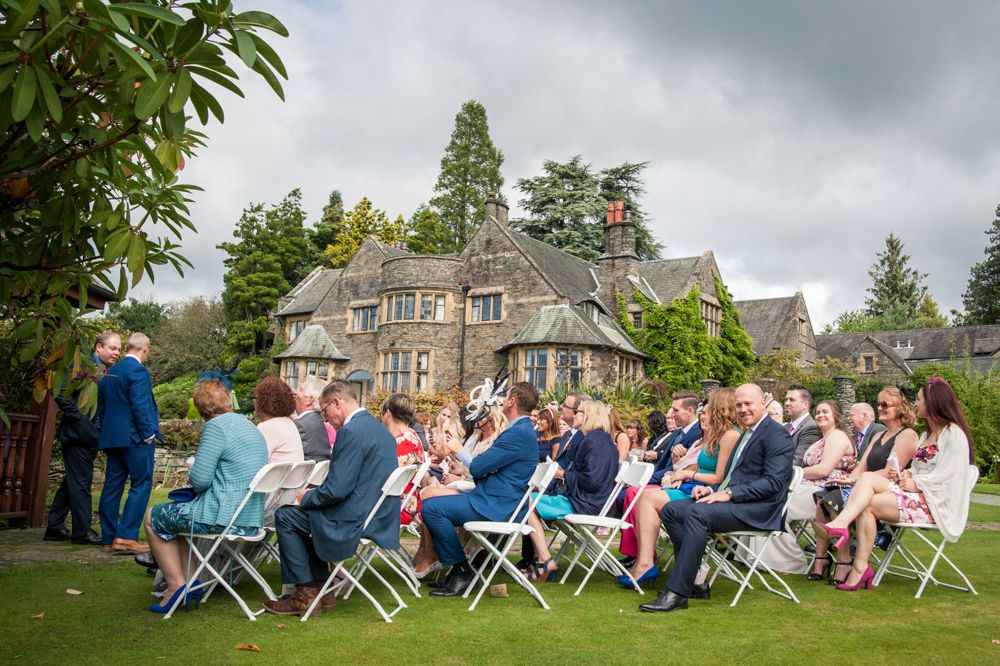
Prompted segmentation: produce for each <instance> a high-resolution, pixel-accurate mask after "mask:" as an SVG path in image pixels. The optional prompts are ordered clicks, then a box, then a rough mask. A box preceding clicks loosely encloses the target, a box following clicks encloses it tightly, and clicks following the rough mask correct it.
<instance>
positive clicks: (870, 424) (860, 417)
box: [847, 402, 885, 460]
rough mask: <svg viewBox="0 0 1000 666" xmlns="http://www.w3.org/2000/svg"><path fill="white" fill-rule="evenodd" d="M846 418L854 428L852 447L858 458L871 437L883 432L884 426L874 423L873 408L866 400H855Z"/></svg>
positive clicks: (862, 453) (859, 458) (869, 442)
mask: <svg viewBox="0 0 1000 666" xmlns="http://www.w3.org/2000/svg"><path fill="white" fill-rule="evenodd" d="M847 420H848V421H850V422H851V429H852V430H854V448H855V449H856V450H857V452H858V460H861V456H862V455H864V452H865V449H867V448H868V445H869V444H871V441H872V437H873V436H875V435H876V434H878V433H880V432H885V426H884V425H882V424H881V423H875V422H874V421H875V410H874V409H872V406H871V405H869V404H868V403H867V402H856V403H854V404H853V405H851V411H849V412H848V413H847Z"/></svg>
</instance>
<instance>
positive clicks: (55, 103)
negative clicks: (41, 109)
mask: <svg viewBox="0 0 1000 666" xmlns="http://www.w3.org/2000/svg"><path fill="white" fill-rule="evenodd" d="M38 87H39V89H40V90H41V91H42V97H43V98H45V106H46V107H47V108H48V110H49V115H51V116H52V119H53V120H55V121H56V122H57V123H58V122H61V121H62V116H63V112H62V101H61V100H60V99H59V93H57V92H56V88H55V86H53V85H52V81H50V80H49V73H48V72H47V71H45V70H44V69H43V70H41V71H40V72H39V73H38Z"/></svg>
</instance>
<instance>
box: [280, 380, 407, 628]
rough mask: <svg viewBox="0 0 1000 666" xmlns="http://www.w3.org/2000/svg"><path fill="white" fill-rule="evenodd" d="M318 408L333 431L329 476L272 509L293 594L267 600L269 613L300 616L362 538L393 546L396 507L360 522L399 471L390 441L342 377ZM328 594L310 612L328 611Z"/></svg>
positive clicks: (396, 542)
mask: <svg viewBox="0 0 1000 666" xmlns="http://www.w3.org/2000/svg"><path fill="white" fill-rule="evenodd" d="M320 411H321V412H322V413H323V415H324V416H325V417H326V418H327V419H329V421H330V422H331V423H332V424H333V427H335V428H336V429H337V445H336V446H334V447H333V453H332V454H331V455H330V473H329V474H328V475H327V477H326V481H324V482H323V485H321V486H318V487H316V488H312V489H301V490H299V491H298V493H297V496H298V505H297V506H296V505H287V506H281V507H278V510H277V511H276V512H275V514H274V527H275V531H276V532H277V534H278V548H279V549H280V552H281V581H282V582H283V583H285V584H288V585H295V592H294V593H293V594H292V595H291V596H287V597H282V598H280V599H275V600H274V601H265V602H264V608H265V610H267V612H268V613H273V614H274V615H302V614H303V613H305V612H306V611H307V610H309V606H310V604H312V602H313V601H314V600H315V599H316V595H317V594H319V590H320V588H321V587H323V584H324V583H325V582H326V579H327V577H328V576H329V575H330V568H329V567H328V566H327V562H341V561H343V560H346V559H347V558H349V557H351V556H352V555H354V553H355V552H356V551H357V549H358V543H359V542H360V541H361V537H362V536H363V537H365V538H366V539H371V540H372V541H374V542H375V543H377V544H378V545H379V546H381V547H382V548H385V549H386V550H396V549H398V548H399V502H398V501H397V502H395V503H394V502H383V503H382V506H381V507H380V508H379V510H378V513H376V514H375V515H374V516H373V517H372V521H371V523H370V524H369V525H368V528H367V529H365V528H364V524H365V518H367V517H368V513H369V512H370V511H371V510H372V508H373V507H374V506H375V504H376V503H377V502H378V500H379V498H380V497H381V496H382V485H383V484H384V483H385V481H386V479H388V478H389V475H390V474H392V472H393V470H395V469H396V468H397V467H398V466H399V460H398V459H397V458H396V438H395V437H393V436H392V434H390V433H389V431H388V430H387V429H386V427H385V426H384V425H382V424H381V423H379V422H378V421H377V420H375V418H374V417H373V416H372V415H371V414H369V413H368V411H367V410H365V409H363V408H361V407H360V406H359V405H358V401H357V398H356V397H355V395H354V387H353V386H351V384H350V383H349V382H346V381H344V380H342V379H335V380H333V381H332V382H330V383H329V384H327V385H326V388H324V389H323V393H322V394H321V395H320ZM336 601H337V600H336V598H335V597H334V595H333V594H332V593H328V594H327V595H326V596H325V597H324V598H323V599H322V600H321V601H320V603H319V605H318V606H316V610H315V611H313V615H319V614H320V613H322V612H323V611H324V610H333V608H334V606H335V605H336Z"/></svg>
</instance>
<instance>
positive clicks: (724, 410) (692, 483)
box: [618, 388, 740, 588]
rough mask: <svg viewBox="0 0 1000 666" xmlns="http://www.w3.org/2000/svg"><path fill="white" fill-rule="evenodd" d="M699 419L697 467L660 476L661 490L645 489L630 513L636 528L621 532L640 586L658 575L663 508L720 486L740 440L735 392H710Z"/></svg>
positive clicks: (624, 579) (621, 580)
mask: <svg viewBox="0 0 1000 666" xmlns="http://www.w3.org/2000/svg"><path fill="white" fill-rule="evenodd" d="M700 418H701V428H702V432H703V433H704V435H703V436H702V438H701V441H702V445H701V451H700V452H699V453H698V457H697V464H696V465H692V466H687V467H684V468H681V469H678V470H677V471H675V472H674V473H673V474H666V475H664V477H663V487H662V488H657V487H655V486H647V487H646V490H645V491H644V492H643V494H642V496H641V497H640V498H639V502H638V504H637V505H636V508H635V510H634V511H633V512H632V513H633V525H635V526H636V527H635V528H633V529H631V530H629V531H628V535H626V532H625V530H622V540H621V545H620V546H619V549H620V550H621V552H622V554H624V555H627V556H629V557H634V558H636V559H635V562H634V563H633V564H632V566H631V570H630V572H629V573H631V574H632V576H633V578H635V579H636V581H638V583H639V584H640V585H642V584H643V583H646V582H649V581H653V580H656V577H657V576H658V575H659V573H660V572H659V570H658V569H657V568H656V539H657V537H658V536H659V534H660V509H662V508H663V505H664V504H666V503H667V502H670V501H671V500H678V499H689V498H690V497H691V491H692V490H694V488H695V487H697V486H699V485H714V484H717V483H721V482H722V479H723V478H725V470H726V466H727V465H728V463H729V457H730V456H731V455H732V453H733V449H735V448H736V442H737V441H738V440H739V437H740V433H739V426H738V425H737V424H738V423H739V421H738V420H737V416H736V391H734V390H733V389H731V388H718V389H715V390H714V391H712V393H711V394H709V396H708V404H706V405H705V408H704V409H703V410H702V412H701V417H700ZM691 448H692V449H694V448H695V447H694V446H692V447H691ZM626 498H627V499H626V503H627V502H628V501H631V496H629V495H628V494H627V495H626ZM618 582H619V583H621V584H622V585H623V586H624V587H628V588H631V587H632V581H630V580H629V579H628V577H627V576H619V578H618Z"/></svg>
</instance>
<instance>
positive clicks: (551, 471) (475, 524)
mask: <svg viewBox="0 0 1000 666" xmlns="http://www.w3.org/2000/svg"><path fill="white" fill-rule="evenodd" d="M558 467H559V464H558V463H555V462H551V461H550V462H543V463H539V465H538V466H537V467H536V468H535V473H534V474H532V475H531V479H530V480H529V481H528V490H527V491H526V492H525V493H524V496H523V497H522V498H521V501H520V502H518V504H517V508H516V509H514V511H513V513H511V516H510V520H509V521H507V522H494V521H489V520H473V521H470V522H467V523H465V525H463V527H464V528H465V531H466V532H468V533H469V534H470V535H472V537H473V538H474V539H475V540H476V541H477V542H478V543H479V545H480V546H481V547H482V548H483V550H485V551H486V552H487V553H488V554H489V557H487V558H485V559H484V560H483V564H482V566H480V567H479V570H478V571H477V572H476V577H475V578H473V580H472V582H471V583H469V587H468V588H466V590H465V594H463V595H462V598H463V599H468V598H469V593H470V592H472V589H473V588H474V587H475V586H476V583H477V582H479V581H482V586H481V587H480V588H479V593H478V594H476V598H475V599H473V601H472V605H471V606H469V610H470V611H472V610H475V608H476V605H477V604H478V603H479V600H480V599H481V598H482V597H483V593H484V592H485V591H486V590H487V589H488V588H489V586H490V583H491V582H492V581H493V577H494V576H496V573H497V571H499V570H500V567H503V568H504V571H506V572H507V573H508V574H509V575H510V577H511V578H513V579H514V582H516V583H517V584H518V585H520V586H521V587H523V588H524V589H526V590H527V591H528V593H529V594H531V596H533V597H534V598H535V599H536V600H537V601H538V603H539V604H541V606H542V608H544V609H545V610H549V606H548V604H546V603H545V599H543V598H542V595H541V594H540V593H539V592H538V589H537V588H536V587H535V586H534V585H532V584H531V582H530V581H529V580H528V579H527V578H525V577H524V574H523V573H521V572H520V571H519V570H518V568H517V567H516V566H514V564H513V563H512V562H511V561H510V560H508V559H507V554H508V553H509V552H510V549H511V548H512V547H513V545H514V541H515V537H516V536H522V535H523V536H527V535H528V534H531V533H532V532H533V531H534V528H533V527H531V526H530V525H528V524H527V522H528V516H529V515H530V514H531V512H532V511H534V510H535V506H536V505H537V504H538V500H539V499H541V497H542V493H544V492H545V489H546V488H547V487H548V485H549V483H551V482H552V478H553V477H554V476H555V474H556V469H557V468H558ZM532 493H535V496H534V497H532ZM525 509H527V510H525ZM522 511H524V513H523V515H522V513H521V512H522ZM518 516H521V518H520V519H518ZM491 536H492V537H499V538H500V539H501V541H502V543H503V547H502V548H500V549H498V548H497V547H496V546H494V545H493V544H492V543H490V539H489V537H491ZM491 560H494V561H495V564H493V567H492V568H491V569H490V573H489V575H488V576H485V577H484V576H483V571H485V570H486V567H487V566H489V564H490V561H491Z"/></svg>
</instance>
